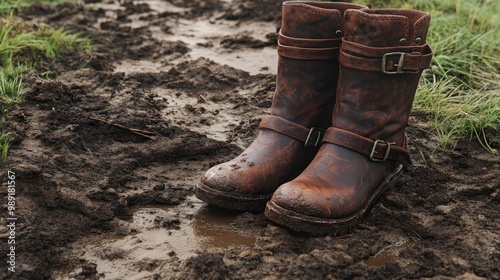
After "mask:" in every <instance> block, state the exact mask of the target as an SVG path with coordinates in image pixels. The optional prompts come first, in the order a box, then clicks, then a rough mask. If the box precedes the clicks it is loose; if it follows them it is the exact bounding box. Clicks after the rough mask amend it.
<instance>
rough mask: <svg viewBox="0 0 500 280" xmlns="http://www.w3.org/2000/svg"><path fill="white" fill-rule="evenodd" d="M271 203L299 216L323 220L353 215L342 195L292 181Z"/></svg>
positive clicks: (277, 191) (280, 190) (275, 195)
mask: <svg viewBox="0 0 500 280" xmlns="http://www.w3.org/2000/svg"><path fill="white" fill-rule="evenodd" d="M271 201H272V202H273V203H275V204H276V205H278V206H280V207H282V208H284V209H286V210H288V211H292V212H295V213H297V214H299V215H304V216H310V217H315V218H322V219H340V218H344V217H347V216H349V215H350V214H351V213H353V209H351V207H350V205H349V203H346V201H347V199H346V198H345V197H343V196H342V194H340V193H331V192H329V191H325V188H324V187H320V186H316V185H314V184H311V183H310V182H309V183H308V182H302V181H291V182H288V183H285V184H283V185H281V186H280V187H279V188H278V189H277V190H276V192H275V193H274V195H273V197H272V199H271Z"/></svg>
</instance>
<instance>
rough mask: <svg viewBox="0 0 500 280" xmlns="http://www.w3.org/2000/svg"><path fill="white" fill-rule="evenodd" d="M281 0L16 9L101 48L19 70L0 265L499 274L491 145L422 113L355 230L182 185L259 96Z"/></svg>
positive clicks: (66, 275)
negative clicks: (448, 130)
mask: <svg viewBox="0 0 500 280" xmlns="http://www.w3.org/2000/svg"><path fill="white" fill-rule="evenodd" d="M280 3H281V1H270V0H259V1H249V0H233V1H229V0H228V1H219V0H210V1H177V0H174V1H171V2H167V1H161V0H151V1H130V0H123V1H112V0H103V1H97V0H93V1H85V3H83V2H82V1H80V3H79V4H61V5H58V6H56V7H48V6H40V5H38V6H35V7H34V8H30V9H29V10H23V11H19V12H18V16H20V17H22V18H24V19H25V20H26V21H31V22H33V23H34V24H37V25H50V26H53V27H56V28H57V27H60V26H63V27H65V28H66V29H70V30H73V31H78V32H81V34H83V35H85V36H88V37H89V38H91V39H92V41H93V43H94V49H93V51H92V52H91V53H88V54H85V53H84V54H81V53H80V54H77V53H71V54H67V55H64V56H62V57H60V58H58V59H56V60H55V61H50V62H45V63H41V64H40V65H38V67H39V68H40V70H41V71H42V72H44V73H45V76H43V77H41V76H38V75H36V74H34V73H31V74H27V75H26V76H25V77H24V79H25V81H26V82H27V83H28V85H29V90H28V93H27V100H26V103H25V104H23V105H22V106H21V107H20V108H18V109H17V110H14V111H13V112H12V114H11V120H10V122H8V123H6V122H2V123H1V124H2V127H4V128H6V129H7V130H8V131H9V132H10V135H11V138H12V139H13V143H12V147H11V151H10V155H9V158H8V161H7V162H6V163H5V164H3V165H2V166H1V167H0V169H1V170H2V171H1V173H2V174H7V171H9V170H10V171H13V172H15V173H16V202H17V205H18V208H17V210H16V215H17V217H18V220H17V221H16V232H17V235H16V245H17V246H16V272H15V273H10V272H8V271H6V270H5V269H3V270H2V271H1V272H0V276H1V279H263V278H265V279H304V278H311V279H353V278H361V279H365V278H372V279H388V278H398V279H401V278H403V279H408V278H431V279H499V278H500V271H499V267H498V263H500V249H499V248H500V230H499V223H498V221H499V220H500V214H499V209H500V208H499V202H500V199H499V194H498V192H499V189H500V181H499V180H498V178H499V177H500V161H499V157H498V156H495V155H492V154H489V153H488V152H487V151H486V150H484V149H483V148H482V147H481V145H480V144H479V143H477V142H474V140H473V141H468V139H464V140H462V141H460V142H459V143H458V146H457V149H456V150H455V151H444V150H442V149H440V148H438V145H437V140H436V139H435V138H433V136H432V135H431V134H429V133H428V127H426V125H425V116H423V115H419V114H413V115H412V117H411V119H410V125H409V130H408V132H409V137H410V152H411V154H412V157H413V159H414V161H415V163H416V165H415V167H414V169H413V170H412V171H410V172H407V173H405V175H404V178H403V180H402V182H401V184H400V185H399V186H397V187H396V188H394V189H392V190H389V191H388V192H387V193H386V194H385V195H384V196H383V197H381V199H380V201H379V203H378V204H376V205H375V206H374V207H373V209H372V210H371V212H370V213H369V214H368V217H367V218H366V219H365V220H363V221H362V222H361V224H360V226H359V227H358V229H356V230H355V231H354V233H352V234H350V235H347V236H344V237H340V238H332V237H329V236H326V237H324V236H321V237H317V236H316V237H315V236H306V235H302V234H298V233H294V232H290V231H288V230H286V229H284V228H281V227H279V226H277V225H275V224H273V223H271V222H269V221H268V220H266V218H265V217H264V216H263V214H262V213H239V212H228V211H224V210H221V209H217V208H213V207H210V206H207V205H205V204H204V203H203V202H201V201H199V200H197V199H196V198H195V197H194V196H193V191H194V186H195V185H196V184H197V182H198V180H199V178H200V176H201V175H202V174H203V173H204V172H205V170H207V169H208V168H209V167H210V166H213V165H215V164H218V163H221V162H224V161H227V160H229V159H231V158H232V157H234V156H236V155H237V154H238V153H240V152H241V151H242V149H243V148H244V147H245V146H246V145H248V144H249V143H250V142H251V141H252V139H253V138H254V137H255V135H256V129H257V127H258V124H259V121H260V118H261V117H262V115H264V114H266V113H267V112H268V108H269V107H270V105H271V101H272V96H273V90H274V86H275V78H276V77H275V71H276V62H277V56H276V38H277V34H276V32H277V30H278V29H279V21H280V14H279V11H280ZM47 77H48V78H49V79H47ZM496 148H497V149H498V148H499V147H496ZM6 179H7V178H6V177H4V180H3V182H4V187H3V188H2V189H1V190H0V192H1V193H2V196H3V197H6V196H7V188H6ZM0 205H1V206H0V208H1V209H0V210H1V211H2V213H7V201H6V200H4V201H3V202H2V203H0ZM0 219H1V225H0V241H1V243H2V246H1V248H5V250H4V249H2V251H3V252H6V250H7V237H8V235H9V229H8V228H7V227H5V225H6V224H7V221H6V215H3V214H2V216H1V217H0ZM3 255H4V257H2V259H3V260H4V261H3V263H4V264H5V260H6V257H5V254H3Z"/></svg>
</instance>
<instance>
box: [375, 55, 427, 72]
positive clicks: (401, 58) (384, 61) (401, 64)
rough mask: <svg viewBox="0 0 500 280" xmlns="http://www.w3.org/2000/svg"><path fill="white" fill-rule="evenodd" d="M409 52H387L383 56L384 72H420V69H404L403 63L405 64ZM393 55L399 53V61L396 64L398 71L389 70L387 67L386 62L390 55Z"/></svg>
mask: <svg viewBox="0 0 500 280" xmlns="http://www.w3.org/2000/svg"><path fill="white" fill-rule="evenodd" d="M406 54H408V53H404V52H390V53H386V54H384V55H383V56H382V67H381V69H382V73H384V74H405V73H411V74H416V73H418V70H417V71H403V70H402V69H403V64H404V60H405V55H406ZM391 55H399V61H398V63H397V64H394V66H396V71H387V69H386V66H387V65H386V63H387V57H388V56H391Z"/></svg>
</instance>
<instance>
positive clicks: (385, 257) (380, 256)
mask: <svg viewBox="0 0 500 280" xmlns="http://www.w3.org/2000/svg"><path fill="white" fill-rule="evenodd" d="M412 245H413V242H412V241H411V240H410V239H404V240H400V241H398V242H396V243H394V244H392V245H390V246H388V247H386V248H384V249H382V250H381V251H380V252H378V253H377V254H376V255H375V256H373V257H370V258H368V259H366V260H365V264H366V265H368V266H373V267H381V266H385V265H386V264H388V263H391V262H394V261H395V260H397V259H398V258H399V254H400V253H401V252H402V251H404V250H406V249H408V248H410V247H411V246H412Z"/></svg>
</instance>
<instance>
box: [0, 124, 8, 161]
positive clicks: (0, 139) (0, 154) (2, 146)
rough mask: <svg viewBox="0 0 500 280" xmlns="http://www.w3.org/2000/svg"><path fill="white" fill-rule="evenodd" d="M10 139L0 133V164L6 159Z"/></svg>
mask: <svg viewBox="0 0 500 280" xmlns="http://www.w3.org/2000/svg"><path fill="white" fill-rule="evenodd" d="M9 147H10V139H9V137H8V136H7V134H6V133H4V132H3V131H0V162H4V161H5V160H6V159H7V154H8V152H9Z"/></svg>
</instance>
